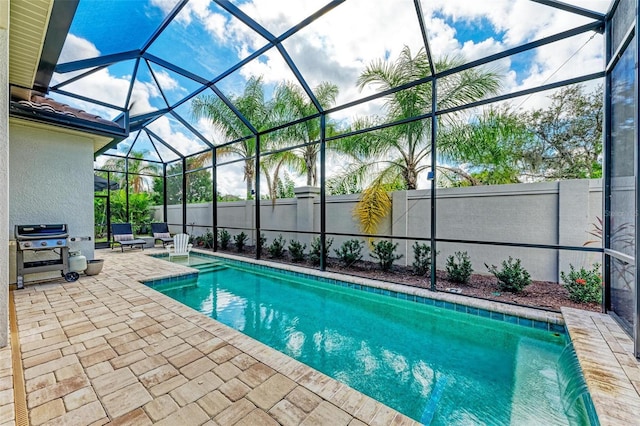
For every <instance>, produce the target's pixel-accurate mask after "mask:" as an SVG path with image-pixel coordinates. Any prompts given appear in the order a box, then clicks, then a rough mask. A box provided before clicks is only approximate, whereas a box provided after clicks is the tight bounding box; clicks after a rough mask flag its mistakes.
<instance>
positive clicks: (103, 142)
mask: <svg viewBox="0 0 640 426" xmlns="http://www.w3.org/2000/svg"><path fill="white" fill-rule="evenodd" d="M9 124H13V125H16V126H24V127H29V128H32V129H43V130H46V131H49V132H58V133H63V134H66V135H73V136H80V137H83V138H86V139H90V140H91V141H92V142H93V152H98V150H100V149H101V148H103V147H105V146H107V144H109V143H110V142H111V141H112V140H113V138H111V137H105V136H100V135H96V134H93V133H89V132H83V131H80V130H75V129H69V128H65V127H60V126H56V125H55V124H50V123H44V122H36V121H31V120H26V119H23V118H20V117H9Z"/></svg>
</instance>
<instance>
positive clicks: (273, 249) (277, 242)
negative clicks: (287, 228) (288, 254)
mask: <svg viewBox="0 0 640 426" xmlns="http://www.w3.org/2000/svg"><path fill="white" fill-rule="evenodd" d="M269 256H271V257H272V258H274V259H280V258H281V257H282V256H284V238H283V237H282V234H280V235H278V238H274V240H273V242H271V245H270V246H269Z"/></svg>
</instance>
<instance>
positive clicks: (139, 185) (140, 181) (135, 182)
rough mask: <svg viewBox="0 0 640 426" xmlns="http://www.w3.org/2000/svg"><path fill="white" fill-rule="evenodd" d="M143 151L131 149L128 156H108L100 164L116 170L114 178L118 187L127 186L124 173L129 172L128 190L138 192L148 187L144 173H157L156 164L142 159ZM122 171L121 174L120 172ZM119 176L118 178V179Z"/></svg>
mask: <svg viewBox="0 0 640 426" xmlns="http://www.w3.org/2000/svg"><path fill="white" fill-rule="evenodd" d="M144 155H145V153H144V152H136V151H132V152H131V153H130V154H129V156H128V158H110V159H109V160H107V161H106V162H105V163H104V165H103V166H102V168H103V169H105V170H110V171H113V172H118V173H117V174H116V179H117V182H118V184H119V185H120V188H125V187H126V186H127V178H126V175H125V173H126V172H127V171H128V172H129V192H133V193H139V192H144V191H145V190H148V189H149V182H148V179H147V178H146V176H144V175H152V176H153V175H157V174H158V166H156V165H155V164H152V163H149V162H147V161H144ZM120 173H122V174H120ZM118 177H120V179H118Z"/></svg>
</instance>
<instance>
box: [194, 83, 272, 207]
mask: <svg viewBox="0 0 640 426" xmlns="http://www.w3.org/2000/svg"><path fill="white" fill-rule="evenodd" d="M229 101H231V103H232V104H233V105H234V106H235V107H236V108H237V110H238V112H240V114H242V115H243V116H244V118H245V119H246V120H247V121H249V122H250V123H251V124H252V125H253V126H254V127H255V128H256V129H258V130H260V129H264V128H265V126H268V123H269V116H270V113H269V105H268V103H267V102H266V101H265V99H264V86H263V82H262V78H261V77H252V78H250V79H249V81H248V82H247V85H246V86H245V88H244V93H243V94H242V95H241V96H237V97H230V98H229ZM191 112H192V114H193V116H194V117H195V118H196V119H199V118H203V117H204V118H208V119H209V120H211V122H212V123H213V125H214V126H215V128H216V129H217V130H218V131H219V132H220V133H221V134H222V135H223V136H224V137H225V138H226V141H232V140H236V139H241V138H243V137H246V136H248V135H250V131H249V129H248V128H247V126H246V125H245V124H244V123H243V122H242V120H241V119H240V117H238V115H236V113H234V112H233V111H232V110H231V109H229V107H228V106H227V105H226V104H225V103H224V102H223V101H222V100H221V99H220V98H219V97H217V96H199V97H197V98H195V99H193V101H192V102H191ZM226 141H225V142H226ZM217 155H219V156H221V157H223V156H229V155H239V156H240V157H242V158H244V170H243V175H244V176H243V178H244V180H245V182H246V184H247V199H249V198H251V195H252V192H253V182H254V179H255V165H254V161H253V157H254V156H255V155H256V139H255V137H251V138H248V139H243V140H242V141H240V142H237V143H234V144H232V145H228V146H225V147H222V148H219V149H218V150H217ZM200 161H201V162H202V163H205V162H206V161H211V154H210V153H207V154H203V155H202V156H201V157H200Z"/></svg>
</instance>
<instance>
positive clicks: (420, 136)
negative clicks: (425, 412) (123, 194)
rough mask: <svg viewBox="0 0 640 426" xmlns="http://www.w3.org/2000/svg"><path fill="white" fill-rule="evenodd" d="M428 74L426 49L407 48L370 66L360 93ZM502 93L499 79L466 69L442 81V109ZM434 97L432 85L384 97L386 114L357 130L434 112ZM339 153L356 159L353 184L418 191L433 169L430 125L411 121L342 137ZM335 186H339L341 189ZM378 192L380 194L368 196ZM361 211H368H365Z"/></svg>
mask: <svg viewBox="0 0 640 426" xmlns="http://www.w3.org/2000/svg"><path fill="white" fill-rule="evenodd" d="M463 63H464V61H463V59H462V58H461V57H453V58H448V57H443V58H441V59H440V60H438V61H437V62H436V63H434V64H433V65H434V68H435V69H436V71H443V70H446V69H450V68H454V67H456V66H458V65H461V64H463ZM430 75H431V69H430V66H429V60H428V57H427V54H426V52H425V51H424V49H420V51H418V53H417V54H416V55H415V56H412V54H411V51H410V49H409V48H408V47H405V48H404V49H403V50H402V52H401V53H400V56H399V57H398V58H397V59H396V61H395V62H389V61H387V60H384V59H380V60H377V61H374V62H372V63H371V64H370V65H369V66H367V68H366V69H365V70H364V72H363V73H362V74H361V75H360V78H359V79H358V86H359V88H360V89H363V88H365V87H373V88H375V89H377V90H379V91H386V90H390V89H394V88H397V87H399V86H402V85H405V84H410V83H413V82H415V81H417V80H420V79H423V78H426V77H429V76H430ZM499 88H500V77H499V75H498V74H496V73H494V72H491V71H487V70H485V69H480V68H474V69H469V70H464V71H461V72H458V73H455V74H452V75H450V76H447V77H444V78H441V79H440V80H438V96H437V100H438V108H439V109H446V108H450V107H455V106H459V105H464V104H467V103H469V102H473V101H476V100H478V99H481V98H484V97H486V96H488V95H490V94H494V93H496V92H497V91H498V90H499ZM432 95H433V93H432V86H431V83H430V82H427V83H424V84H419V85H416V86H412V87H410V88H407V89H404V90H400V91H397V92H394V93H391V94H389V95H387V96H385V98H384V100H385V104H384V108H385V113H386V115H384V116H383V117H374V118H367V119H361V120H359V121H357V122H356V123H355V124H354V128H355V129H365V128H368V127H372V126H374V125H378V124H383V123H395V122H401V121H402V120H405V119H407V118H413V117H419V116H421V115H424V114H427V113H429V112H430V111H431V105H432ZM455 118H456V115H455V114H447V115H446V116H445V117H444V118H441V119H440V124H441V126H443V127H446V125H448V124H450V123H451V122H452V121H453V120H455ZM337 148H338V149H339V150H341V151H342V152H345V153H347V154H348V155H349V156H350V157H351V158H352V160H353V162H352V163H351V165H350V169H349V170H348V173H347V174H345V175H344V176H343V177H344V179H345V180H347V182H349V183H350V184H352V183H353V179H354V178H355V179H356V181H360V182H363V181H364V180H366V179H372V183H371V184H370V185H373V186H380V185H384V184H391V185H393V186H394V187H398V186H399V183H401V184H402V186H403V187H404V188H406V189H416V188H417V186H418V180H419V176H420V174H421V173H423V172H424V171H426V170H428V169H430V167H431V166H430V164H429V161H428V160H429V158H430V155H431V120H430V119H426V120H417V121H412V122H410V123H403V124H398V125H394V126H391V127H385V128H382V129H381V130H374V131H370V132H365V133H360V134H358V135H356V136H352V137H348V138H343V139H342V140H341V141H340V142H338V146H337ZM335 186H336V187H341V185H339V184H338V185H335ZM375 193H379V191H372V192H370V194H375ZM367 200H368V202H373V203H376V205H377V204H379V202H380V200H377V199H376V197H367ZM361 202H362V200H361ZM359 208H361V209H362V208H364V209H365V210H366V207H363V206H359ZM362 225H363V229H370V224H367V223H362Z"/></svg>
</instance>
